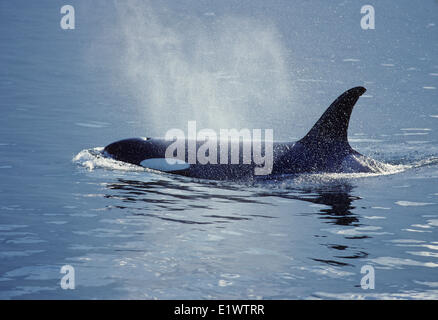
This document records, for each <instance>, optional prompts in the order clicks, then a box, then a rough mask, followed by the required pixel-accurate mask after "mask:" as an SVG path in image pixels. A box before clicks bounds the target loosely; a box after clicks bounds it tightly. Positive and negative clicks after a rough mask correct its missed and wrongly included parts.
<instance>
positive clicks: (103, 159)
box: [72, 147, 147, 171]
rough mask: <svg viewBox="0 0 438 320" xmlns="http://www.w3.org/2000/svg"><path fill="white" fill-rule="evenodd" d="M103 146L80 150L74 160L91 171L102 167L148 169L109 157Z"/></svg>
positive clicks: (129, 169) (126, 169)
mask: <svg viewBox="0 0 438 320" xmlns="http://www.w3.org/2000/svg"><path fill="white" fill-rule="evenodd" d="M103 149H104V148H103V147H96V148H92V149H85V150H82V151H81V152H79V153H78V154H77V155H76V156H75V157H74V158H73V159H72V161H73V162H74V163H76V164H78V165H80V166H82V167H84V168H86V169H88V170H90V171H92V170H94V169H96V168H101V169H110V170H121V171H146V170H147V169H145V168H143V167H140V166H136V165H133V164H129V163H126V162H122V161H117V160H114V159H112V158H110V157H107V156H106V155H105V154H104V152H103Z"/></svg>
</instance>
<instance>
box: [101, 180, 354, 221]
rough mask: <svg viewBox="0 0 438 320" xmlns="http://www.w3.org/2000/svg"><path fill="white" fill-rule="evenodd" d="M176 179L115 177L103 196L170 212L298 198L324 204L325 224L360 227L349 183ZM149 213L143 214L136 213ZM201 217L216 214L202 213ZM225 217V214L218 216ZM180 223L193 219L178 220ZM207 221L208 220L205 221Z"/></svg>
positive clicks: (128, 205)
mask: <svg viewBox="0 0 438 320" xmlns="http://www.w3.org/2000/svg"><path fill="white" fill-rule="evenodd" d="M179 180H180V178H179V177H178V178H177V179H175V180H151V181H138V180H127V179H118V181H117V182H115V183H110V184H108V185H107V189H108V191H109V192H108V193H107V194H106V195H105V197H106V198H109V199H116V200H118V201H120V202H121V204H118V205H115V206H116V207H117V208H120V209H134V210H139V211H141V210H145V211H148V210H150V209H152V208H153V209H155V210H156V209H159V210H169V211H184V210H187V209H193V208H196V209H206V210H208V209H212V206H211V204H212V203H214V202H222V203H223V202H225V203H244V204H258V205H267V206H275V205H276V203H275V199H278V198H279V199H283V200H292V201H294V200H298V201H305V202H310V203H313V204H317V205H324V206H327V207H328V208H326V207H324V208H321V209H320V210H319V212H318V214H319V215H320V219H324V220H326V222H327V223H330V224H335V225H340V226H354V227H356V226H360V223H359V218H358V215H356V214H354V212H353V210H354V209H355V208H356V207H355V206H353V202H354V201H355V200H358V199H361V198H360V197H358V196H355V195H353V193H352V192H353V189H354V187H353V186H352V185H351V184H349V183H348V182H343V183H339V184H328V185H324V186H314V187H308V186H306V187H296V186H294V187H291V188H287V189H285V190H278V189H271V188H270V186H269V185H268V186H267V187H262V188H259V186H257V187H256V188H254V187H253V186H242V185H238V184H237V185H236V184H228V185H225V184H224V183H222V182H206V183H193V182H187V181H186V182H185V183H184V182H183V181H179ZM135 214H142V215H148V214H146V213H138V212H137V213H135ZM247 216H252V217H265V218H275V216H270V215H251V214H247ZM203 217H212V218H216V217H219V216H217V215H203ZM220 217H224V216H220ZM227 218H228V219H229V220H245V219H250V218H248V217H247V218H242V217H233V216H227ZM177 222H181V223H192V222H193V221H188V220H187V221H184V220H179V221H177ZM204 223H207V222H204Z"/></svg>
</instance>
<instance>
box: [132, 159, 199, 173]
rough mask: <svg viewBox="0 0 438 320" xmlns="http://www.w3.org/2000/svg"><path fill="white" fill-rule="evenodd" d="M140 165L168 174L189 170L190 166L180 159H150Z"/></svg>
mask: <svg viewBox="0 0 438 320" xmlns="http://www.w3.org/2000/svg"><path fill="white" fill-rule="evenodd" d="M140 165H141V166H142V167H144V168H148V169H153V170H158V171H164V172H170V171H179V170H185V169H188V168H190V164H188V163H187V162H184V161H182V160H180V159H174V158H152V159H146V160H143V161H142V162H140Z"/></svg>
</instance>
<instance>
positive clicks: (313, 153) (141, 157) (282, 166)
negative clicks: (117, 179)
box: [74, 87, 409, 180]
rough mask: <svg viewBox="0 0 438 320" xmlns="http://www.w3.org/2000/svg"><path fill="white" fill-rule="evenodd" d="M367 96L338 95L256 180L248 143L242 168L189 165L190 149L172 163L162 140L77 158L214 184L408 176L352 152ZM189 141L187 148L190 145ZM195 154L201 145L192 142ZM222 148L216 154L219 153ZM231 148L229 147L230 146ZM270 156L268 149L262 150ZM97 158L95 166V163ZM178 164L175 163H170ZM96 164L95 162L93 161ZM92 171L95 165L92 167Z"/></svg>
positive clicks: (358, 90)
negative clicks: (351, 129)
mask: <svg viewBox="0 0 438 320" xmlns="http://www.w3.org/2000/svg"><path fill="white" fill-rule="evenodd" d="M365 91H366V89H365V88H363V87H355V88H352V89H350V90H347V91H346V92H344V93H343V94H342V95H340V96H339V97H338V98H337V99H336V100H335V101H334V102H333V103H332V104H331V105H330V106H329V107H328V108H327V110H326V111H325V112H324V113H323V115H322V116H321V117H320V119H319V120H318V121H317V122H316V123H315V125H314V126H313V127H312V128H311V129H310V131H309V132H308V133H307V134H306V135H305V136H304V137H303V138H302V139H301V140H299V141H297V142H295V143H293V142H287V143H280V142H274V143H273V145H272V153H273V154H272V155H273V162H272V168H271V170H270V172H269V174H266V175H255V174H254V172H257V171H256V170H257V168H258V167H260V163H256V162H255V161H253V160H252V159H251V161H247V160H248V159H246V161H245V155H244V153H243V150H244V143H245V142H244V141H240V142H239V145H238V147H239V149H238V151H239V162H238V163H232V162H231V163H230V162H229V161H228V163H225V164H223V163H220V164H217V163H201V162H199V161H196V162H195V163H190V161H189V159H190V154H189V148H185V149H184V150H185V154H184V155H183V158H182V159H181V158H180V159H169V158H168V157H166V150H168V148H169V146H171V144H172V143H173V141H169V140H167V139H163V138H161V139H160V138H134V139H125V140H121V141H117V142H114V143H111V144H109V145H108V146H106V147H105V148H104V149H103V150H94V151H88V154H87V153H85V154H84V153H82V154H81V153H80V154H78V155H77V156H76V157H75V159H74V160H76V161H81V160H84V159H86V158H87V156H88V157H97V158H98V159H99V160H98V161H97V162H100V163H101V164H102V163H103V162H106V164H107V165H108V164H110V165H109V166H110V167H111V166H113V167H116V168H117V169H124V170H142V169H143V168H146V169H151V170H155V171H160V172H168V173H172V174H178V175H182V176H187V177H194V178H201V179H211V180H252V179H253V178H258V179H278V177H281V176H284V175H286V176H290V175H307V174H312V175H321V174H325V175H327V174H330V175H344V174H349V175H351V174H360V175H380V174H391V173H396V172H400V171H403V170H405V169H406V168H408V167H409V166H406V165H391V164H386V163H383V162H380V161H377V160H374V159H372V158H370V157H367V156H364V155H362V154H360V153H359V152H357V151H356V150H354V149H353V148H352V147H351V146H350V144H349V142H348V125H349V121H350V117H351V113H352V111H353V107H354V105H355V104H356V102H357V101H358V99H359V97H360V96H361V95H362V94H363V93H364V92H365ZM190 142H191V141H190V140H187V139H186V140H185V143H184V145H185V146H187V145H189V144H190ZM192 142H193V143H194V144H195V146H196V150H198V149H199V148H200V146H201V145H202V142H203V141H192ZM221 146H222V148H223V145H221V144H220V143H218V145H217V146H216V148H215V149H216V152H217V153H221ZM227 148H228V145H227ZM262 151H263V152H265V154H266V152H267V150H266V148H264V149H263V150H262ZM97 158H95V160H96V159H97ZM169 160H174V161H169ZM228 160H230V159H228ZM95 162H96V161H95ZM82 164H83V165H85V166H90V165H93V162H92V161H91V162H90V159H88V160H85V161H82ZM93 166H94V165H93Z"/></svg>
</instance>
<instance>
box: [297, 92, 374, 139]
mask: <svg viewBox="0 0 438 320" xmlns="http://www.w3.org/2000/svg"><path fill="white" fill-rule="evenodd" d="M365 91H366V89H365V88H364V87H355V88H352V89H350V90H347V91H345V92H344V93H343V94H341V95H340V96H339V97H338V98H337V99H336V100H335V101H333V103H332V104H331V105H330V107H328V108H327V110H326V111H325V112H324V113H323V115H322V116H321V118H319V120H318V121H317V122H316V123H315V125H314V126H313V127H312V129H310V131H309V132H308V133H307V134H306V136H305V137H304V138H302V139H301V140H300V141H299V142H300V143H302V144H304V145H318V146H323V145H325V146H329V145H332V144H336V145H345V144H346V145H345V146H348V147H349V144H348V138H347V131H348V123H349V121H350V116H351V112H352V111H353V107H354V105H355V104H356V102H357V100H358V99H359V97H360V96H361V95H362V94H363V93H364V92H365Z"/></svg>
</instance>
